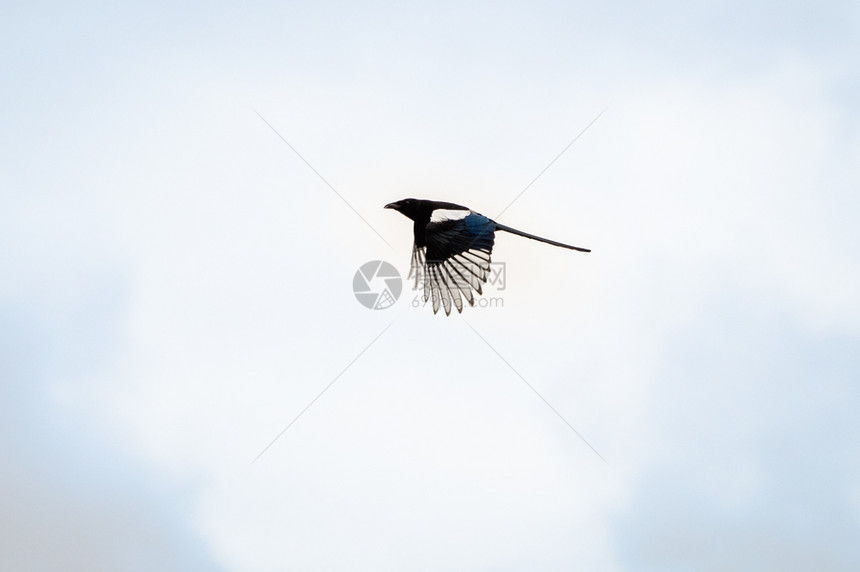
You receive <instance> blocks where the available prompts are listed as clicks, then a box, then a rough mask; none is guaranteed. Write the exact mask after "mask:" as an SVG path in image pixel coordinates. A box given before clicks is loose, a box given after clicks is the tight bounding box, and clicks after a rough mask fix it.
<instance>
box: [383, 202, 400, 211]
mask: <svg viewBox="0 0 860 572" xmlns="http://www.w3.org/2000/svg"><path fill="white" fill-rule="evenodd" d="M383 208H386V209H394V210H397V203H388V204H387V205H385V207H383Z"/></svg>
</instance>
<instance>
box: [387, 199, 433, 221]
mask: <svg viewBox="0 0 860 572" xmlns="http://www.w3.org/2000/svg"><path fill="white" fill-rule="evenodd" d="M425 202H427V201H422V200H420V199H403V200H400V201H397V202H394V203H388V204H387V205H385V208H387V209H394V210H396V211H397V212H399V213H400V214H402V215H403V216H405V217H409V218H411V219H412V220H415V217H416V216H418V213H419V211H420V210H421V207H422V204H423V203H425Z"/></svg>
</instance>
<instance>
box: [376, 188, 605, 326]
mask: <svg viewBox="0 0 860 572" xmlns="http://www.w3.org/2000/svg"><path fill="white" fill-rule="evenodd" d="M385 208H387V209H394V210H396V211H398V212H400V213H401V214H402V215H404V216H406V217H408V218H410V219H412V221H414V224H413V232H414V235H415V244H414V246H413V247H412V267H411V269H410V272H409V277H410V278H411V277H413V275H414V277H415V286H416V287H417V286H418V282H419V280H420V279H421V278H422V276H423V277H424V301H425V302H426V301H427V300H428V298H430V297H431V296H432V298H433V313H434V314H435V313H436V312H438V311H439V304H440V302H441V304H442V306H443V307H444V309H445V314H446V315H448V314H450V313H451V304H452V302H453V304H454V306H455V307H456V308H457V311H458V312H462V311H463V301H462V299H461V294H462V296H463V297H465V298H466V300H467V301H468V302H469V304H470V305H474V303H475V298H474V295H473V293H472V291H473V290H474V291H475V292H477V293H478V294H481V284H482V283H483V282H486V280H487V275H488V274H489V271H490V255H491V253H492V251H493V243H494V241H495V232H496V231H497V230H503V231H505V232H509V233H511V234H516V235H518V236H523V237H525V238H530V239H532V240H537V241H540V242H545V243H547V244H552V245H553V246H559V247H562V248H569V249H571V250H579V251H581V252H591V251H590V250H588V249H587V248H580V247H578V246H571V245H569V244H564V243H561V242H556V241H554V240H549V239H547V238H541V237H539V236H535V235H533V234H529V233H527V232H523V231H521V230H517V229H515V228H511V227H509V226H505V225H503V224H499V223H497V222H496V221H494V220H491V219H489V218H487V217H485V216H483V215H481V214H479V213H476V212H474V211H472V210H470V209H469V208H467V207H464V206H462V205H458V204H454V203H448V202H443V201H428V200H424V199H403V200H401V201H397V202H394V203H389V204H387V205H385Z"/></svg>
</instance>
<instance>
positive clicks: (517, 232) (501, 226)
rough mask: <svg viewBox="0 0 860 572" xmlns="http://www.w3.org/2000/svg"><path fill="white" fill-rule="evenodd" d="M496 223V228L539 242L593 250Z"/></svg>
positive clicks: (584, 250)
mask: <svg viewBox="0 0 860 572" xmlns="http://www.w3.org/2000/svg"><path fill="white" fill-rule="evenodd" d="M493 222H495V221H493ZM495 224H496V230H503V231H505V232H509V233H511V234H516V235H518V236H524V237H526V238H530V239H532V240H537V241H539V242H545V243H547V244H551V245H553V246H560V247H562V248H569V249H571V250H578V251H580V252H591V250H590V249H588V248H581V247H579V246H571V245H569V244H564V243H563V242H556V241H554V240H550V239H548V238H541V237H539V236H535V235H533V234H529V233H527V232H523V231H521V230H517V229H515V228H511V227H509V226H505V225H503V224H499V223H497V222H496V223H495Z"/></svg>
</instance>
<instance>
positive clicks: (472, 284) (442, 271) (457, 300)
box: [410, 211, 496, 315]
mask: <svg viewBox="0 0 860 572" xmlns="http://www.w3.org/2000/svg"><path fill="white" fill-rule="evenodd" d="M495 230H496V227H495V224H494V223H493V221H491V220H490V219H488V218H487V217H485V216H483V215H479V214H477V213H474V212H470V211H466V213H465V216H463V217H462V218H457V219H442V220H438V219H437V220H431V221H430V222H429V223H428V224H427V229H426V232H425V240H426V242H427V247H426V251H425V252H424V253H423V255H424V264H423V267H424V301H425V302H426V301H427V300H428V298H432V300H433V313H434V314H435V313H436V312H438V311H439V305H440V304H441V305H442V307H443V308H444V309H445V315H450V314H451V305H452V304H453V305H454V306H455V307H456V308H457V311H458V312H462V311H463V298H465V299H466V301H467V302H468V303H469V305H470V306H474V305H475V296H474V294H473V290H474V291H475V292H477V293H478V294H481V283H483V282H486V281H487V276H488V275H489V272H490V255H491V253H492V251H493V241H494V239H495V235H494V232H495ZM420 256H421V254H420V253H419V254H416V252H415V251H413V254H412V260H413V266H414V265H415V262H416V260H418V259H420ZM411 275H412V273H411V272H410V276H411ZM416 283H417V282H416Z"/></svg>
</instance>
